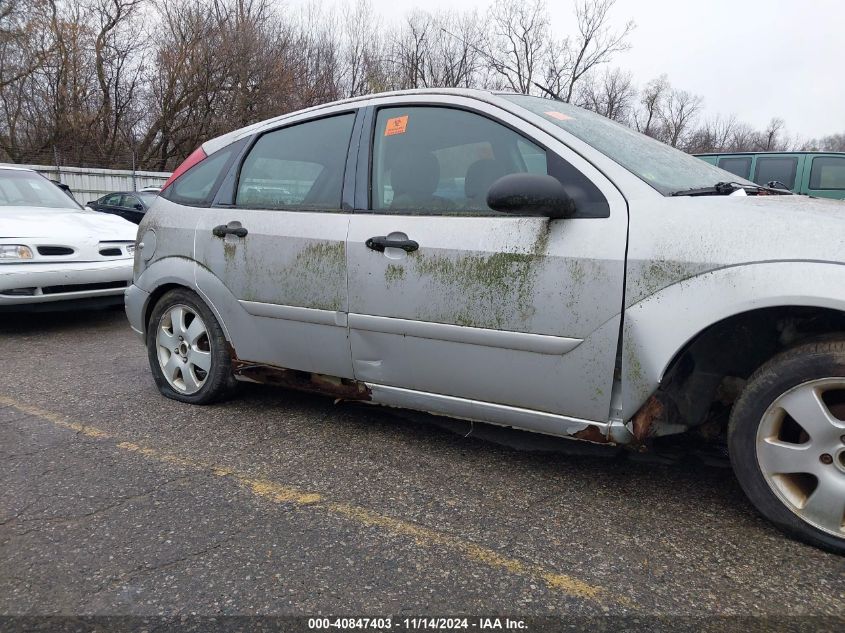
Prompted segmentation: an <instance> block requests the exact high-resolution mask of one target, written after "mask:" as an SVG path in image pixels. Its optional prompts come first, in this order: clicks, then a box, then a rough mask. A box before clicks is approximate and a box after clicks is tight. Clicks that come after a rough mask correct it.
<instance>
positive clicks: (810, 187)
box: [807, 154, 845, 191]
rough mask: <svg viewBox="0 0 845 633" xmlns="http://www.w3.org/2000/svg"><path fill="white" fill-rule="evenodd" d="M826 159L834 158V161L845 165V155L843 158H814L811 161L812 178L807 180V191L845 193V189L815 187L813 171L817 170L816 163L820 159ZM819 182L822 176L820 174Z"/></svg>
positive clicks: (829, 156)
mask: <svg viewBox="0 0 845 633" xmlns="http://www.w3.org/2000/svg"><path fill="white" fill-rule="evenodd" d="M825 158H834V159H838V160H841V161H842V162H843V163H845V154H844V155H842V156H831V155H828V156H813V157H812V160H811V161H810V176H809V178H808V179H807V190H808V191H845V187H813V170H814V169H815V166H816V161H817V160H819V159H825ZM819 180H821V174H819ZM819 184H821V183H819Z"/></svg>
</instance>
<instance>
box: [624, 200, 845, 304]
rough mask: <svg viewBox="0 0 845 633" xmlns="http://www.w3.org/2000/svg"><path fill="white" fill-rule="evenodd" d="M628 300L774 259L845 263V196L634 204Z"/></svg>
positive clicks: (629, 244)
mask: <svg viewBox="0 0 845 633" xmlns="http://www.w3.org/2000/svg"><path fill="white" fill-rule="evenodd" d="M629 229H630V230H629V242H628V276H627V282H626V288H627V290H626V292H627V295H626V303H627V305H632V304H633V303H636V302H637V301H639V300H640V299H643V298H645V297H646V296H649V295H650V294H652V293H654V292H656V291H657V290H659V289H660V288H662V287H665V286H668V285H671V284H672V283H675V282H677V281H681V280H683V279H686V278H689V277H694V276H696V275H700V274H703V273H707V272H710V271H714V270H719V269H722V268H729V267H734V266H744V265H752V264H758V263H767V262H782V261H808V262H826V263H833V264H845V201H840V200H825V199H815V198H808V197H807V196H787V195H771V196H698V197H680V198H672V197H668V198H664V199H662V200H659V201H656V202H652V201H649V202H648V203H645V204H638V203H637V202H634V203H633V204H632V209H631V220H630V224H629Z"/></svg>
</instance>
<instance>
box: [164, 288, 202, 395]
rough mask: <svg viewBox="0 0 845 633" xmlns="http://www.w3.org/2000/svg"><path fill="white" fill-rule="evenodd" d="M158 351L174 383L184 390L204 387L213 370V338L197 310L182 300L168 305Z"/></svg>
mask: <svg viewBox="0 0 845 633" xmlns="http://www.w3.org/2000/svg"><path fill="white" fill-rule="evenodd" d="M156 352H157V354H156V355H157V356H158V362H159V367H161V372H162V374H163V375H164V377H165V379H166V380H167V382H168V383H169V384H170V386H171V387H173V388H174V389H176V390H177V391H178V392H180V393H183V394H193V393H196V392H198V391H199V390H200V389H202V386H203V385H204V384H205V381H206V379H207V378H208V374H209V371H210V370H211V342H210V340H209V337H208V330H207V328H206V326H205V323H204V322H203V320H202V318H201V317H200V315H199V314H197V313H196V311H194V310H193V309H192V308H190V307H188V306H186V305H182V304H178V305H173V306H171V307H170V308H168V310H167V311H166V312H165V313H164V314H163V315H162V316H161V319H159V324H158V329H157V331H156Z"/></svg>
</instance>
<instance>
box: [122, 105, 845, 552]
mask: <svg viewBox="0 0 845 633" xmlns="http://www.w3.org/2000/svg"><path fill="white" fill-rule="evenodd" d="M126 311H127V314H128V316H129V320H130V323H131V326H132V328H133V329H134V330H135V331H136V333H137V334H138V335H139V337H140V338H141V340H143V341H144V343H145V345H146V347H147V353H148V356H149V362H150V367H151V370H152V375H153V378H154V380H155V382H156V384H157V385H158V387H159V389H160V391H161V392H162V394H164V395H165V396H167V397H170V398H173V399H176V400H180V401H182V402H187V403H193V404H207V403H211V402H214V401H216V400H219V399H221V398H223V397H226V396H228V395H230V394H232V393H233V390H234V388H235V387H236V385H237V383H238V382H241V381H249V382H258V383H265V384H272V385H279V386H282V387H288V388H296V389H303V390H307V391H313V392H319V393H324V394H327V395H329V396H332V397H334V398H336V399H341V400H358V401H364V402H370V403H373V404H381V405H387V406H393V407H405V408H410V409H417V410H422V411H427V412H431V413H435V414H441V415H448V416H453V417H458V418H463V419H468V420H476V421H481V422H488V423H493V424H499V425H505V426H511V427H515V428H520V429H525V430H529V431H534V432H538V433H544V434H548V435H555V436H560V437H568V438H573V439H579V440H584V441H589V442H593V443H599V444H625V445H628V446H631V447H633V448H636V449H645V448H648V446H649V445H651V444H652V443H653V442H655V441H656V438H659V437H660V436H665V435H671V434H676V433H690V434H693V435H695V436H697V437H699V438H701V441H707V440H714V441H719V440H722V441H724V442H725V443H726V445H727V447H728V450H729V452H730V457H731V462H732V464H733V467H734V471H735V473H736V475H737V478H738V480H739V482H740V484H741V486H742V488H743V490H744V491H745V492H746V494H747V495H748V497H749V499H750V500H751V502H752V503H753V504H754V505H755V506H756V507H757V509H758V510H759V511H760V512H761V513H762V514H763V515H765V516H766V517H767V518H768V519H770V520H771V521H772V522H774V523H775V524H777V525H778V526H779V527H780V528H782V529H783V530H785V531H786V532H788V533H790V534H792V535H794V536H796V537H798V538H801V539H803V540H805V541H807V542H810V543H813V544H815V545H817V546H820V547H824V548H826V549H829V550H832V551H835V552H839V553H843V552H845V204H843V203H841V202H839V201H828V200H813V199H808V198H806V197H802V196H794V195H784V192H782V191H777V190H772V189H767V188H765V187H760V186H758V185H755V184H754V183H751V182H748V181H745V180H742V179H738V178H737V177H736V176H734V175H733V174H730V173H728V172H725V171H722V170H721V169H718V168H716V167H713V166H711V165H708V164H706V163H704V162H702V161H700V160H698V159H696V158H694V157H691V156H688V155H686V154H683V153H682V152H679V151H677V150H675V149H672V148H670V147H668V146H666V145H663V144H661V143H659V142H657V141H655V140H653V139H650V138H648V137H645V136H642V135H640V134H637V133H636V132H634V131H632V130H630V129H628V128H626V127H624V126H621V125H618V124H616V123H614V122H612V121H609V120H607V119H604V118H603V117H600V116H598V115H596V114H594V113H591V112H587V111H585V110H582V109H580V108H577V107H575V106H572V105H569V104H565V103H559V102H555V101H550V100H546V99H539V98H535V97H529V96H524V95H511V94H500V93H494V92H487V91H473V90H418V91H407V92H398V93H387V94H382V95H372V96H368V97H361V98H358V99H352V100H347V101H342V102H337V103H331V104H327V105H325V106H320V107H316V108H311V109H309V110H304V111H301V112H295V113H292V114H287V115H284V116H281V117H278V118H276V119H272V120H269V121H265V122H263V123H260V124H256V125H253V126H250V127H248V128H244V129H242V130H238V131H235V132H232V133H231V134H228V135H225V136H222V137H219V138H216V139H213V140H209V141H208V142H206V143H204V144H203V145H202V146H201V147H200V148H198V149H197V150H196V151H195V152H194V153H193V154H192V155H191V156H190V157H189V158H188V159H187V160H186V161H185V163H183V165H182V166H180V168H179V169H177V170H176V172H174V175H173V177H172V178H171V179H170V181H168V183H166V185H165V186H164V188H163V190H162V192H161V195H160V196H159V198H158V199H157V200H156V202H155V203H154V204H153V206H152V208H151V209H150V211H149V212H148V213H147V214H146V216H145V217H144V219H143V221H142V222H141V225H140V227H139V244H138V249H137V250H136V254H135V270H134V282H133V284H132V286H131V287H130V288H129V289H128V290H127V294H126Z"/></svg>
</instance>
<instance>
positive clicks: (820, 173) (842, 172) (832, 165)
mask: <svg viewBox="0 0 845 633" xmlns="http://www.w3.org/2000/svg"><path fill="white" fill-rule="evenodd" d="M810 189H845V157H839V156H816V157H815V158H814V159H813V168H812V170H811V171H810Z"/></svg>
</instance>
